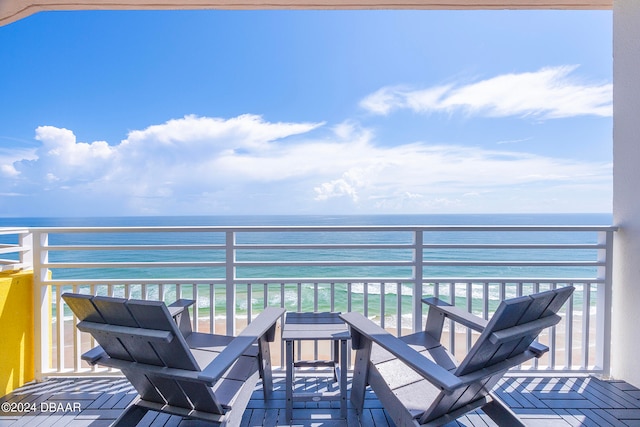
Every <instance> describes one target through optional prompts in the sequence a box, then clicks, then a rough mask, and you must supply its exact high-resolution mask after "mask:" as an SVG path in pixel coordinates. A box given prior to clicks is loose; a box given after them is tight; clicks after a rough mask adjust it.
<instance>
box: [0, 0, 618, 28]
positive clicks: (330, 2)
mask: <svg viewBox="0 0 640 427" xmlns="http://www.w3.org/2000/svg"><path fill="white" fill-rule="evenodd" d="M612 7H613V0H0V25H6V24H9V23H11V22H13V21H17V20H19V19H22V18H24V17H26V16H29V15H32V14H34V13H36V12H41V11H49V10H145V9H147V10H172V9H173V10H178V9H185V10H186V9H452V10H455V9H573V10H581V9H611V8H612Z"/></svg>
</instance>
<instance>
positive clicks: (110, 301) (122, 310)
mask: <svg viewBox="0 0 640 427" xmlns="http://www.w3.org/2000/svg"><path fill="white" fill-rule="evenodd" d="M92 301H93V304H94V305H95V306H96V308H97V309H98V311H99V312H100V315H101V316H102V318H103V319H104V321H105V322H106V323H110V324H112V325H118V326H128V327H131V328H137V327H139V326H141V325H139V324H138V322H136V321H135V320H134V319H133V316H131V313H130V312H129V310H128V309H127V307H126V305H125V304H126V303H127V300H126V299H125V298H114V297H103V296H95V297H93V300H92Z"/></svg>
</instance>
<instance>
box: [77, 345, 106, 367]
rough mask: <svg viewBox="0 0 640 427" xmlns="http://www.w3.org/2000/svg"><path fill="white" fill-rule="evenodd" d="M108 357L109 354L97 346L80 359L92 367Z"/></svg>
mask: <svg viewBox="0 0 640 427" xmlns="http://www.w3.org/2000/svg"><path fill="white" fill-rule="evenodd" d="M106 356H107V353H106V352H105V351H104V349H103V348H102V347H101V346H97V347H94V348H92V349H91V350H89V351H87V352H86V353H84V354H83V355H82V356H80V358H81V359H82V360H84V361H85V362H87V363H89V364H90V365H95V364H96V363H98V361H99V360H100V359H102V358H103V357H106Z"/></svg>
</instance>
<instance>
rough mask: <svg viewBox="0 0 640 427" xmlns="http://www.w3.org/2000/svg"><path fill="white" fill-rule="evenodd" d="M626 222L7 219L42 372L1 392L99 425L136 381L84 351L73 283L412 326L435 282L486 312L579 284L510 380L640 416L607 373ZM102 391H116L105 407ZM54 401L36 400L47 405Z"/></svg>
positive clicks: (229, 317)
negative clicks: (239, 223)
mask: <svg viewBox="0 0 640 427" xmlns="http://www.w3.org/2000/svg"><path fill="white" fill-rule="evenodd" d="M614 234H615V228H614V227H610V226H322V227H312V226H299V227H294V226H282V227H276V226H270V227H54V228H32V229H28V228H11V229H4V230H0V237H2V240H0V253H2V254H4V255H3V257H5V258H6V259H4V260H2V261H1V262H2V269H3V270H5V271H9V272H10V271H12V270H32V271H33V294H32V299H33V301H34V310H33V314H32V315H31V316H32V317H33V322H34V327H33V349H34V351H33V353H34V355H35V357H34V373H33V376H34V378H35V379H36V380H38V381H43V380H45V379H46V381H44V382H37V383H35V384H28V385H26V386H24V387H23V388H17V389H16V390H14V391H13V392H12V393H9V394H8V395H7V396H6V397H5V400H8V401H11V402H18V401H23V402H27V401H33V402H37V403H38V404H40V402H42V401H46V400H52V401H58V400H59V399H62V400H63V401H65V402H66V401H71V400H73V396H77V398H78V399H79V400H82V402H83V405H85V406H83V407H84V408H86V410H85V412H84V415H82V416H80V415H79V414H66V415H65V417H67V418H66V419H73V420H74V425H101V423H103V422H106V423H107V424H108V420H109V419H111V418H109V417H111V416H112V415H113V414H114V413H115V412H117V411H116V409H118V408H120V406H121V405H123V404H125V403H126V401H127V399H129V400H130V399H131V398H132V397H133V395H130V393H131V389H130V388H128V385H126V384H123V383H122V380H121V379H119V378H117V375H118V372H117V371H113V370H109V369H103V368H95V367H90V366H89V365H87V364H86V363H85V362H83V361H82V360H81V359H80V355H81V354H82V353H83V352H84V351H86V350H88V349H90V348H92V347H93V346H94V345H95V343H94V342H93V341H92V339H91V338H90V337H88V336H85V335H84V334H82V333H80V332H79V331H77V329H76V328H75V327H74V325H75V319H74V318H73V316H72V314H71V312H70V311H69V310H68V308H67V307H66V306H65V305H64V301H63V300H62V299H61V297H60V296H61V294H62V293H64V292H67V291H74V292H81V293H91V294H99V295H110V296H121V297H126V298H141V299H160V300H165V301H167V302H172V301H173V300H175V299H177V298H191V299H194V300H196V301H197V304H195V306H194V313H193V314H194V321H193V325H192V327H193V329H194V330H196V331H201V332H207V331H216V332H218V333H227V334H235V333H237V332H238V331H239V330H240V329H241V328H242V327H243V325H245V324H246V323H248V322H250V321H251V320H252V319H253V318H254V317H255V316H256V315H257V314H258V313H259V312H260V311H261V310H262V309H263V308H264V307H266V306H278V307H284V308H286V309H287V310H290V311H326V310H331V311H360V312H362V313H363V314H365V315H366V316H368V317H370V318H372V319H374V320H375V321H377V322H378V323H379V324H380V325H381V326H382V327H384V328H386V329H388V330H390V331H392V332H393V333H395V334H397V335H403V334H406V333H409V332H412V331H415V330H419V329H422V327H423V325H424V322H425V319H426V317H425V316H426V313H425V312H424V310H423V307H422V304H421V302H420V300H421V299H422V297H425V296H438V297H439V298H442V299H445V300H447V301H449V302H451V303H452V304H455V305H457V306H459V307H462V308H465V309H466V310H468V311H469V312H473V313H475V314H477V315H480V316H482V317H485V318H488V317H489V316H490V315H491V313H492V310H494V309H495V307H496V305H497V303H498V302H499V301H500V300H502V299H504V298H509V297H512V296H519V295H526V294H529V293H534V292H538V291H542V290H546V289H551V288H556V287H562V286H567V285H573V286H575V287H576V292H575V293H574V296H573V297H572V299H571V300H570V301H569V302H568V303H567V304H566V305H565V307H564V308H563V310H562V313H561V314H562V317H563V320H562V322H561V323H560V324H559V325H558V326H556V327H553V328H549V329H548V330H546V331H544V332H543V333H542V334H541V336H540V341H541V342H542V343H544V344H546V345H548V346H549V347H550V351H549V353H548V354H547V355H545V356H543V357H542V358H541V359H539V360H536V361H535V362H532V363H530V364H526V365H522V366H520V367H519V369H517V370H514V371H512V372H511V373H510V376H509V377H508V378H506V379H505V380H504V382H503V383H502V385H501V386H500V389H499V393H501V394H502V395H503V397H504V398H505V399H506V400H507V401H508V402H509V403H510V405H511V406H512V407H513V408H514V409H516V412H518V413H520V414H521V415H522V416H524V417H526V418H531V420H539V421H540V420H545V422H547V421H549V420H554V422H556V421H557V422H560V421H563V420H564V421H565V422H567V423H569V424H571V425H583V424H584V425H589V424H590V423H591V424H592V425H606V424H604V421H603V420H608V422H610V423H611V424H612V425H625V424H624V423H631V425H633V423H634V422H636V423H637V422H639V420H638V417H637V415H638V413H639V412H640V411H638V408H639V406H638V403H639V402H638V400H637V398H639V397H640V395H639V392H638V390H637V389H635V388H634V387H632V386H630V385H628V384H626V383H624V382H607V381H604V380H602V378H607V377H608V376H609V373H610V368H611V366H610V365H611V362H610V359H611V354H610V353H611V348H610V341H611V286H612V283H611V282H612V280H611V262H612V248H613V238H614ZM5 274H6V273H5ZM276 335H278V334H276ZM476 336H477V335H476V333H475V332H473V331H471V330H468V329H466V328H459V327H455V328H454V327H451V326H450V327H449V328H448V329H447V333H446V334H445V337H444V338H443V340H445V341H446V344H447V346H448V348H450V349H451V350H452V351H453V352H454V354H455V355H456V356H457V357H458V358H461V357H463V356H464V354H465V352H466V351H467V349H468V348H470V346H471V345H472V343H473V342H474V339H475V338H476ZM305 344H308V346H303V347H302V348H301V349H300V351H298V352H297V353H298V354H305V355H307V356H308V357H309V358H311V359H319V358H322V357H323V355H325V354H326V353H327V351H328V349H325V348H323V347H322V345H319V344H317V343H315V344H314V343H313V342H310V343H305ZM274 347H275V350H276V351H274V352H273V355H272V356H273V364H274V366H275V367H276V375H278V374H279V375H281V376H282V377H281V378H278V380H277V381H276V386H277V387H279V389H278V393H280V392H282V393H284V392H283V387H284V383H283V381H284V379H283V368H282V367H283V366H284V360H283V359H284V357H283V355H284V351H283V348H282V343H281V342H279V341H277V342H276V343H275V344H274ZM278 349H279V351H278ZM114 376H116V379H114V378H113V377H114ZM71 377H73V379H71ZM83 377H84V378H88V379H89V380H87V379H82V378H83ZM96 378H101V379H99V380H98V379H96ZM300 386H301V387H306V386H307V385H304V384H302V385H300ZM314 387H317V384H316V385H314ZM42 393H44V394H42ZM65 399H66V400H65ZM85 399H86V401H85ZM118 399H121V400H118ZM116 400H118V401H119V403H117V404H116V403H115V401H116ZM280 400H281V399H278V398H276V400H275V401H274V402H272V403H267V404H266V406H265V403H264V402H262V401H261V400H259V399H254V400H252V403H251V404H250V410H248V411H247V413H246V414H245V418H246V422H247V425H254V424H255V425H261V424H260V423H257V422H256V421H252V420H254V417H255V419H260V420H262V422H264V417H265V416H267V415H268V414H269V415H268V416H269V417H270V418H269V419H270V420H272V425H279V422H278V421H277V414H278V413H279V411H280V409H282V408H284V402H281V401H280ZM106 401H109V402H110V403H113V404H114V405H115V406H113V407H112V408H111V409H108V410H107V409H105V406H103V405H106V403H105V402H106ZM280 404H282V405H281V406H282V408H280ZM118 405H120V406H118ZM89 409H91V410H89ZM298 409H299V411H298V412H299V414H300V416H301V417H303V418H304V419H303V420H302V421H301V423H302V424H307V423H311V424H313V423H316V424H317V425H329V424H331V422H333V421H332V419H333V418H332V417H333V415H332V408H331V407H326V408H318V407H317V404H316V407H314V408H311V407H307V408H302V407H301V408H298ZM45 412H46V411H45ZM274 414H276V415H274ZM367 414H370V416H371V417H372V420H374V421H375V423H376V425H377V424H378V423H379V422H380V421H382V420H386V419H387V417H386V415H385V413H384V410H383V409H382V407H381V406H380V404H379V402H377V400H376V399H375V395H371V396H370V400H369V405H368V412H367ZM50 415H51V414H46V413H43V412H42V411H40V412H39V415H38V416H42V417H44V416H50ZM72 415H73V418H70V417H72ZM30 416H32V414H31V415H27V414H6V415H5V416H2V417H0V425H5V424H4V423H5V422H6V423H9V424H7V425H11V423H13V422H15V423H16V425H20V424H21V423H24V422H29V421H28V419H29V417H30ZM273 417H276V418H273ZM318 417H319V418H318ZM322 417H326V419H323V418H322ZM473 417H476V418H477V420H480V419H484V415H483V414H482V413H478V414H476V415H470V416H469V417H468V418H469V419H468V420H467V421H468V424H466V425H476V424H475V423H476V422H479V421H473V419H474V418H473ZM634 417H635V418H634ZM313 420H315V421H313ZM487 420H488V419H487ZM629 420H631V421H629ZM634 420H635V421H634ZM179 421H180V420H177V422H179ZM47 422H49V421H47ZM157 422H159V421H157ZM172 422H174V423H175V422H176V420H174V421H172ZM336 422H337V421H336ZM355 422H356V421H353V414H352V423H355ZM363 422H364V421H363ZM94 423H95V424H94ZM252 423H253V424H252ZM256 423H257V424H256ZM327 423H328V424H327ZM183 424H184V423H183ZM365 424H367V423H365ZM154 425H155V424H154ZM171 425H174V424H171ZM189 425H193V424H189ZM350 425H351V422H350ZM354 425H355V424H354ZM383 425H384V422H383ZM489 425H491V424H489ZM562 425H564V424H562Z"/></svg>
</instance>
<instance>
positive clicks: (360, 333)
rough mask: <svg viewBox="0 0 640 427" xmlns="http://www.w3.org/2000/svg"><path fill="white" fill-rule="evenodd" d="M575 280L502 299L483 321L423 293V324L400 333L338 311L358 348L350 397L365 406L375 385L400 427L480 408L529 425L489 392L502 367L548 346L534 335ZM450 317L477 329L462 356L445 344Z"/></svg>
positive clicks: (509, 422)
mask: <svg viewBox="0 0 640 427" xmlns="http://www.w3.org/2000/svg"><path fill="white" fill-rule="evenodd" d="M573 291H574V288H573V287H571V286H568V287H564V288H560V289H557V290H551V291H547V292H541V293H538V294H534V295H530V296H523V297H518V298H513V299H509V300H505V301H503V302H501V303H500V305H499V307H498V309H497V310H496V312H495V313H494V315H493V317H492V318H491V319H490V320H489V321H486V320H484V319H482V318H479V317H477V316H474V315H473V314H470V313H468V312H466V311H464V310H461V309H459V308H456V307H454V306H451V305H450V304H448V303H446V302H444V301H441V300H439V299H437V298H428V299H424V300H423V302H424V303H426V304H428V305H429V313H428V315H427V322H426V327H425V331H424V332H419V333H416V334H412V335H407V336H404V337H402V338H397V337H395V336H393V335H391V334H389V333H388V332H387V331H385V330H384V329H382V328H380V327H379V326H377V325H376V324H375V323H373V322H372V321H370V320H369V319H367V318H366V317H364V316H362V315H361V314H360V313H345V314H342V315H341V316H340V317H341V318H342V319H343V320H344V321H345V322H346V323H347V324H348V325H349V326H350V328H351V339H352V346H353V348H354V349H356V350H357V351H356V361H355V365H354V375H353V383H352V388H351V401H352V403H353V404H354V407H355V408H356V410H358V411H360V412H361V411H362V408H363V404H364V396H365V388H366V387H367V385H370V386H371V388H372V389H373V391H374V392H375V393H376V396H377V397H378V398H379V399H380V402H381V403H382V404H383V406H384V407H385V409H386V410H387V412H388V413H389V415H390V416H391V418H392V419H393V420H394V422H395V423H396V425H397V426H398V427H404V426H440V425H443V424H446V423H448V422H451V421H454V420H455V419H457V418H458V417H460V416H462V415H464V414H466V413H467V412H469V411H472V410H474V409H477V408H481V409H482V410H483V411H484V412H485V413H486V414H487V415H489V416H490V417H491V418H492V419H493V420H494V421H495V422H496V423H497V424H498V425H500V426H508V427H511V426H524V425H525V424H523V423H522V421H520V420H519V419H518V417H517V416H516V415H515V414H514V413H513V412H512V411H511V410H510V409H509V408H508V407H507V406H506V405H505V404H504V403H503V402H502V401H501V400H500V399H499V398H498V397H497V396H496V395H495V394H493V393H492V392H491V390H492V388H493V387H494V386H495V385H496V383H497V382H498V381H499V380H500V379H501V378H502V376H503V375H504V373H505V372H506V371H507V370H508V369H510V368H511V367H514V366H516V365H519V364H521V363H523V362H525V361H527V360H529V359H532V358H534V357H540V356H542V355H543V354H544V353H545V352H546V351H548V348H547V347H546V346H544V345H542V344H540V343H538V342H537V341H535V339H536V337H537V336H538V334H539V333H540V332H541V331H542V330H543V329H545V328H548V327H550V326H553V325H556V324H557V323H558V322H559V321H560V320H561V318H560V316H559V315H558V314H557V312H558V310H559V309H560V308H561V307H562V305H564V303H565V301H567V299H568V298H569V297H570V295H571V294H572V293H573ZM446 318H449V319H453V320H454V321H456V322H458V323H460V324H462V325H464V326H467V327H469V328H471V329H473V330H476V331H478V332H480V336H479V337H478V339H477V341H476V342H475V344H474V345H473V346H472V348H471V349H470V351H469V352H468V354H467V356H466V357H465V358H464V360H462V362H461V363H460V364H457V363H456V361H455V360H454V358H453V356H452V355H451V354H450V353H449V352H448V351H447V350H446V349H445V348H444V347H443V346H442V345H441V344H440V338H441V335H442V327H443V325H444V321H445V319H446Z"/></svg>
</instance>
